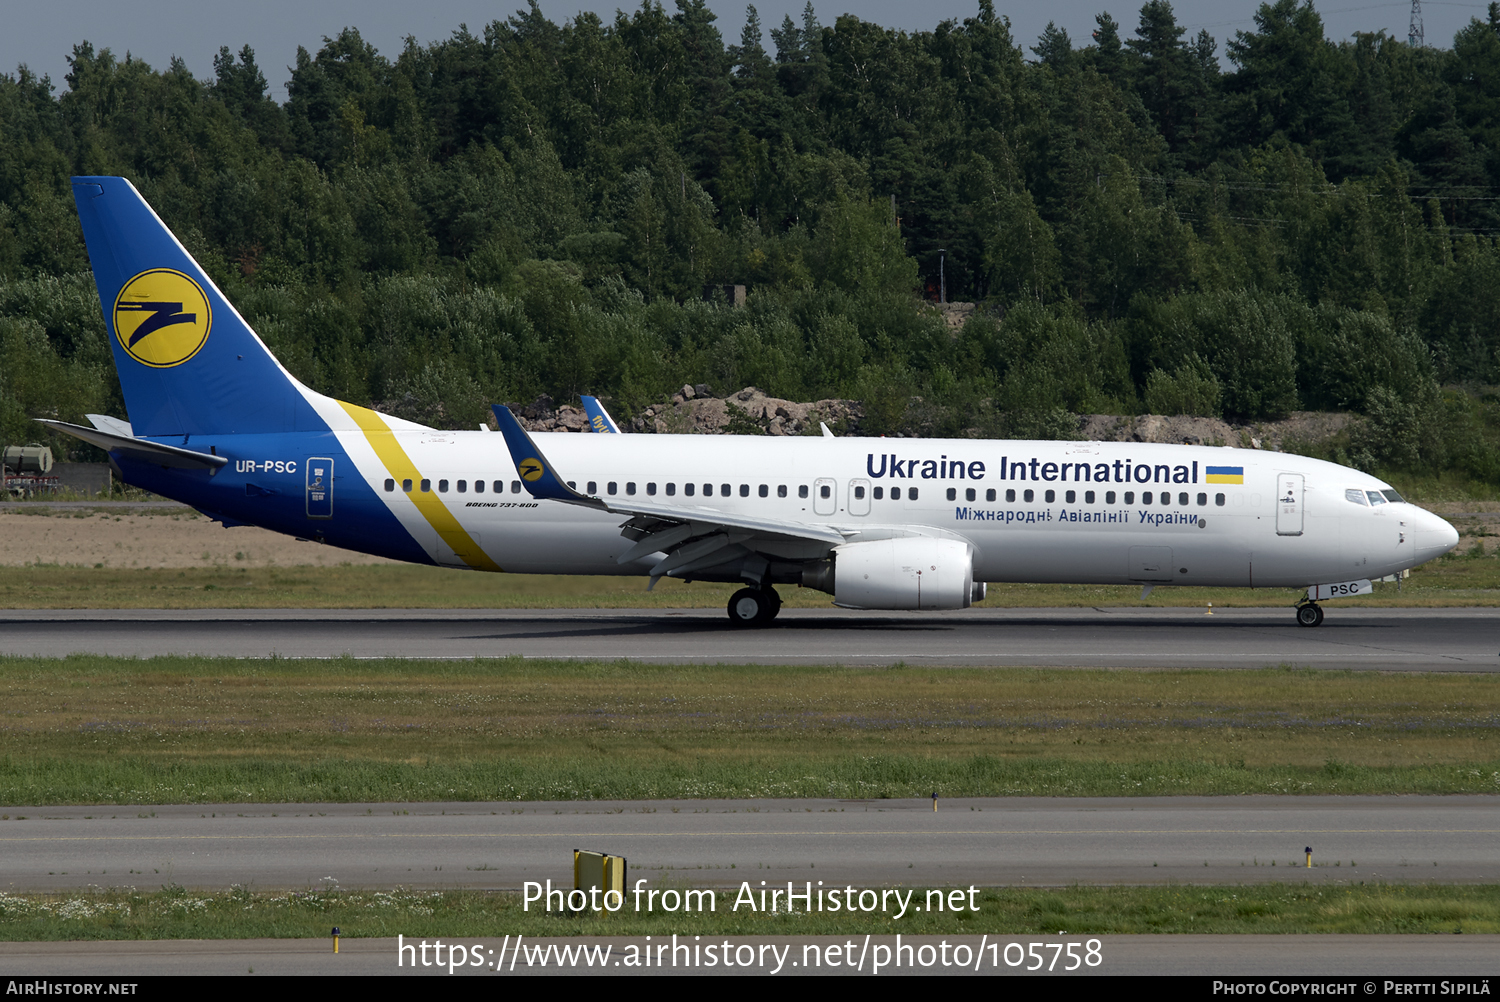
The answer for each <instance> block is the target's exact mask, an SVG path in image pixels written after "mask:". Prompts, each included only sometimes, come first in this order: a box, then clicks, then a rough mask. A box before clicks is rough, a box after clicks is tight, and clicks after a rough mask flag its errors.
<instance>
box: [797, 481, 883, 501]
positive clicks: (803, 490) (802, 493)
mask: <svg viewBox="0 0 1500 1002" xmlns="http://www.w3.org/2000/svg"><path fill="white" fill-rule="evenodd" d="M797 496H798V497H799V498H805V497H807V485H806V484H799V485H797ZM875 496H876V497H880V495H879V494H877V495H875ZM894 496H895V495H892V497H894Z"/></svg>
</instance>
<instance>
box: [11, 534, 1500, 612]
mask: <svg viewBox="0 0 1500 1002" xmlns="http://www.w3.org/2000/svg"><path fill="white" fill-rule="evenodd" d="M1469 552H1470V553H1472V554H1474V555H1473V556H1468V555H1458V556H1449V557H1444V558H1441V559H1439V560H1436V561H1433V562H1431V563H1429V564H1425V565H1423V566H1422V567H1419V568H1417V569H1416V570H1415V571H1413V573H1412V576H1411V577H1410V578H1408V579H1407V580H1406V581H1404V582H1402V584H1401V587H1400V589H1399V590H1398V588H1397V586H1396V584H1395V583H1392V582H1378V583H1376V585H1375V593H1374V594H1373V595H1368V596H1362V597H1360V598H1356V599H1347V600H1344V599H1341V600H1339V603H1340V607H1342V606H1343V605H1349V606H1361V605H1363V606H1372V607H1380V608H1431V607H1441V606H1500V548H1491V549H1490V550H1489V551H1486V550H1485V549H1483V547H1482V546H1480V547H1476V548H1474V549H1473V550H1470V551H1469ZM737 587H738V586H737V585H726V584H710V583H705V582H698V583H694V584H684V583H683V582H681V581H675V580H671V579H667V580H663V581H662V582H661V583H660V584H659V585H658V586H657V587H656V589H655V590H653V591H651V592H647V591H646V583H645V579H644V578H638V577H604V576H569V575H561V574H475V573H472V572H465V571H456V570H450V569H444V568H438V567H420V566H416V565H406V564H400V565H370V566H354V565H341V566H337V567H304V566H293V567H237V566H232V565H226V564H217V565H214V566H209V567H193V568H185V569H175V568H115V567H97V568H95V567H79V566H71V565H57V564H28V565H26V566H23V567H8V568H6V569H5V573H4V575H3V576H0V608H7V609H295V608H307V609H408V608H409V609H721V608H723V607H724V605H725V603H726V602H728V600H729V596H730V594H731V593H732V592H733V591H734V590H735V589H736V588H737ZM779 592H780V594H781V596H782V598H783V600H784V602H785V604H786V606H787V607H788V608H794V609H796V608H818V609H828V608H832V602H833V599H832V596H829V595H825V594H823V593H822V592H817V591H811V590H809V589H805V588H795V587H782V588H780V589H779ZM1301 594H1302V591H1301V590H1300V589H1285V588H1270V589H1267V588H1257V589H1253V590H1252V589H1246V588H1178V587H1171V586H1164V587H1159V588H1157V589H1155V590H1154V591H1153V592H1152V593H1151V595H1150V596H1148V597H1147V598H1146V599H1144V600H1142V599H1141V598H1140V587H1139V586H1138V585H1130V586H1126V585H1054V584H995V585H991V586H990V588H989V595H988V597H987V598H986V599H985V600H984V601H983V602H981V603H980V604H979V605H978V608H1033V607H1042V606H1047V607H1064V608H1068V607H1091V606H1139V607H1143V608H1164V607H1198V608H1202V607H1204V606H1206V605H1207V604H1208V603H1210V602H1211V603H1213V605H1214V607H1215V608H1250V607H1289V606H1291V605H1292V604H1294V603H1295V602H1296V601H1297V599H1298V597H1299V596H1300V595H1301Z"/></svg>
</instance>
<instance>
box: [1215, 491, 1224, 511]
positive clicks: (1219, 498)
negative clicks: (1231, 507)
mask: <svg viewBox="0 0 1500 1002" xmlns="http://www.w3.org/2000/svg"><path fill="white" fill-rule="evenodd" d="M1214 504H1216V505H1218V506H1219V507H1220V508H1222V507H1224V495H1222V494H1215V495H1214Z"/></svg>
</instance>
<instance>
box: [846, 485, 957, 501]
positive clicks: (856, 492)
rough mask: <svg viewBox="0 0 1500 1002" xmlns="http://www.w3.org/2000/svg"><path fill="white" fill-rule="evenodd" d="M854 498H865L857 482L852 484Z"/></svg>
mask: <svg viewBox="0 0 1500 1002" xmlns="http://www.w3.org/2000/svg"><path fill="white" fill-rule="evenodd" d="M854 499H855V500H856V501H863V500H864V499H865V489H864V488H863V487H861V486H860V485H859V484H855V485H854ZM950 500H951V498H950Z"/></svg>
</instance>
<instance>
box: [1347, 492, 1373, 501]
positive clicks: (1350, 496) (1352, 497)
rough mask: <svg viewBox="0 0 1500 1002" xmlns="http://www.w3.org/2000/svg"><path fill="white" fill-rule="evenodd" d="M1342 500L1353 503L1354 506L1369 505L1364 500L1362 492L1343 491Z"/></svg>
mask: <svg viewBox="0 0 1500 1002" xmlns="http://www.w3.org/2000/svg"><path fill="white" fill-rule="evenodd" d="M1344 500H1346V501H1353V502H1354V503H1355V504H1369V503H1370V502H1368V501H1366V500H1365V492H1364V491H1353V490H1350V491H1345V492H1344Z"/></svg>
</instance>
